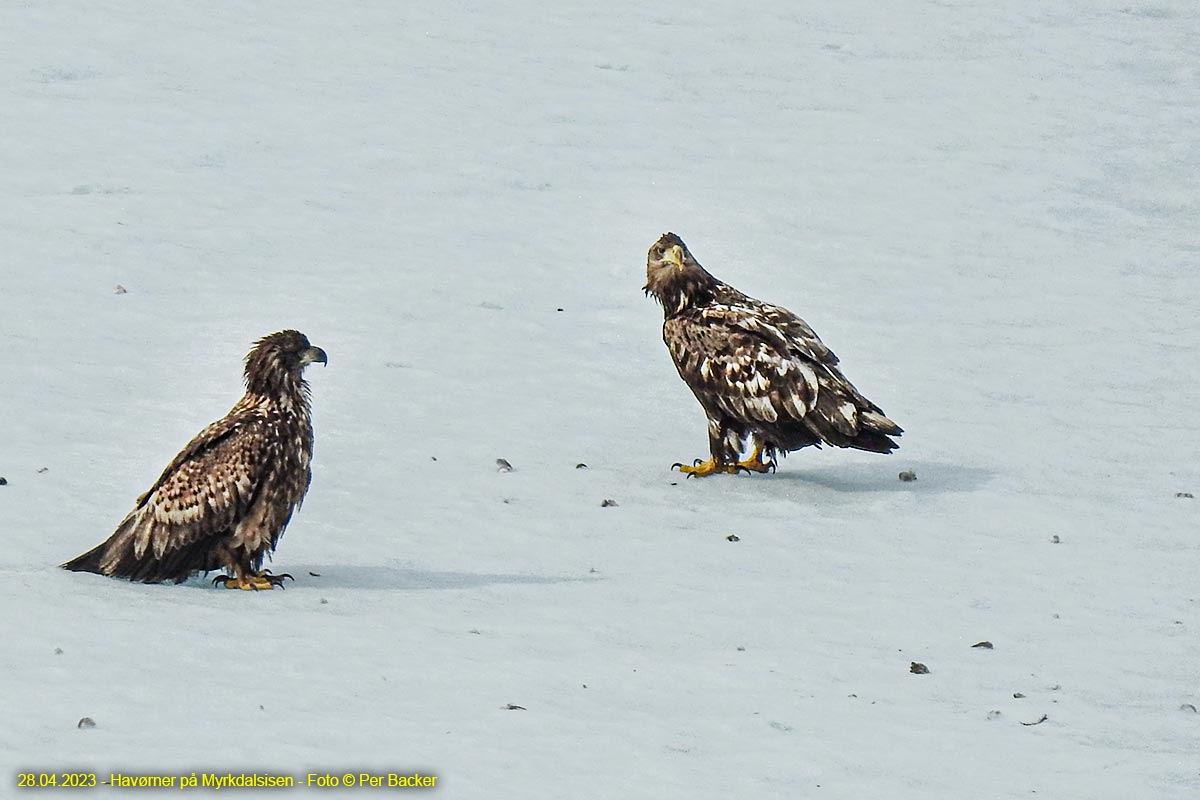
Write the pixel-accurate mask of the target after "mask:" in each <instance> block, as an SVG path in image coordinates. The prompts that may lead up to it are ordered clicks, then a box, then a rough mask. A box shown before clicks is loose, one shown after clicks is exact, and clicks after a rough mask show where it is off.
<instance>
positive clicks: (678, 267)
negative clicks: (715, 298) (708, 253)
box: [642, 233, 717, 316]
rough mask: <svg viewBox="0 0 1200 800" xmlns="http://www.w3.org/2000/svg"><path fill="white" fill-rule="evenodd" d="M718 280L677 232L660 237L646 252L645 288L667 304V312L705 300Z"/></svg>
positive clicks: (680, 309) (665, 306)
mask: <svg viewBox="0 0 1200 800" xmlns="http://www.w3.org/2000/svg"><path fill="white" fill-rule="evenodd" d="M716 285H717V279H716V278H714V277H713V276H712V275H710V274H709V273H708V271H707V270H706V269H704V267H702V266H700V262H699V261H697V260H696V259H695V258H694V257H693V256H692V253H691V251H689V250H688V249H687V245H686V244H684V243H683V239H680V238H679V237H678V236H676V235H675V234H673V233H664V234H663V235H662V236H660V237H659V239H658V241H657V242H655V243H654V246H653V247H651V248H650V252H648V253H647V254H646V285H645V286H643V287H642V291H644V292H645V293H646V294H648V295H652V296H653V297H654V299H655V300H658V301H659V302H660V303H662V305H663V309H664V311H666V313H667V315H668V316H669V315H671V314H672V313H676V314H677V313H679V312H680V311H682V310H683V309H684V308H687V307H688V306H690V305H694V304H696V303H699V302H703V300H705V299H706V298H707V297H708V295H709V293H711V291H712V289H713V288H714V287H715V286H716Z"/></svg>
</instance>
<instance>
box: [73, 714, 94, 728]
mask: <svg viewBox="0 0 1200 800" xmlns="http://www.w3.org/2000/svg"><path fill="white" fill-rule="evenodd" d="M75 727H76V728H79V729H80V730H87V729H88V728H94V727H96V720H94V719H92V718H91V717H83V718H82V719H80V720H79V722H78V723H76V725H75Z"/></svg>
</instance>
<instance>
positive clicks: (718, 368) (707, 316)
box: [644, 233, 903, 477]
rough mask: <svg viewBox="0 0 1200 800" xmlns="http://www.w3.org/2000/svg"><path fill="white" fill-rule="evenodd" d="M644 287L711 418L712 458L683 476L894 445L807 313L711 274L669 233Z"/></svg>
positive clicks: (892, 429) (652, 257) (652, 256)
mask: <svg viewBox="0 0 1200 800" xmlns="http://www.w3.org/2000/svg"><path fill="white" fill-rule="evenodd" d="M644 289H645V292H646V293H647V294H648V295H653V297H654V298H655V299H656V300H658V302H659V303H661V304H662V307H663V312H664V315H665V317H666V321H665V322H663V341H664V342H666V344H667V348H668V349H669V350H670V351H671V358H672V359H674V361H675V367H676V369H678V370H679V376H680V377H681V378H683V380H684V382H686V383H687V385H688V386H689V387H691V390H692V392H693V393H694V394H695V395H696V399H697V400H699V401H700V405H701V406H703V407H704V413H705V414H706V415H707V416H708V446H709V451H710V453H711V454H712V455H711V457H710V458H709V459H708V461H703V462H702V461H701V460H700V459H696V461H695V465H694V466H685V465H682V464H675V465H674V466H676V467H679V469H680V470H681V471H682V472H686V473H688V475H689V477H690V476H692V475H695V476H698V477H703V476H705V475H711V474H713V473H714V472H738V471H740V470H743V469H744V470H749V471H753V472H767V471H770V470H773V469H774V467H775V464H776V461H777V458H776V457H777V455H778V454H779V453H786V452H788V451H789V450H798V449H800V448H801V447H807V446H809V445H817V446H818V447H819V446H820V444H821V443H822V442H826V443H828V444H832V445H837V446H838V447H854V448H857V449H859V450H871V451H873V452H876V453H890V452H891V451H892V450H895V449H896V448H897V447H898V446H899V445H897V444H896V442H894V441H893V440H892V439H890V438H888V437H889V436H899V435H900V434H901V433H903V431H902V430H901V429H900V426H898V425H897V424H896V423H894V422H892V421H891V420H890V419H888V418H887V417H886V416H884V414H883V411H882V410H881V409H880V408H879V406H877V405H875V404H874V403H872V402H871V401H870V400H868V399H867V398H865V397H863V396H862V395H861V394H859V392H858V390H857V389H855V388H854V386H853V385H852V384H851V383H850V381H848V380H846V377H845V376H844V375H842V373H841V370H839V369H838V367H837V363H838V358H837V356H835V355H834V354H833V351H831V350H830V349H829V348H828V347H826V346H825V345H824V344H823V343H822V342H821V340H820V339H819V338H817V335H816V334H815V333H813V330H812V328H810V327H808V324H807V323H806V322H805V321H804V320H802V319H800V318H799V317H797V316H796V315H795V314H793V313H792V312H790V311H788V310H787V309H786V308H781V307H779V306H773V305H770V304H768V303H763V302H761V301H759V300H755V299H754V298H753V297H747V296H746V295H744V294H742V293H741V292H739V291H738V290H737V289H734V288H733V287H732V286H729V285H728V284H725V283H722V282H721V281H719V280H717V279H716V278H715V277H713V276H712V275H710V274H709V273H708V271H707V270H705V269H704V267H702V266H700V264H699V263H698V262H697V261H696V259H695V258H693V257H692V254H691V253H690V252H688V249H687V245H685V244H684V243H683V240H682V239H680V238H679V237H678V236H676V235H675V234H673V233H665V234H663V236H662V238H660V239H659V240H658V241H657V242H655V243H654V246H653V247H651V248H650V252H649V254H648V255H647V257H646V286H645V287H644ZM743 450H748V451H749V457H748V458H747V459H746V460H744V461H741V460H739V458H740V456H741V455H742V453H743ZM764 456H766V458H767V459H769V461H764V459H763V457H764Z"/></svg>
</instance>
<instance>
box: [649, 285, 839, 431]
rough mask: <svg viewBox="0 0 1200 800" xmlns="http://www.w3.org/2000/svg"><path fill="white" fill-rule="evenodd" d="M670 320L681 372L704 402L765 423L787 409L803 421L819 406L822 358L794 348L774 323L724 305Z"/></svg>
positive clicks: (739, 416) (772, 421)
mask: <svg viewBox="0 0 1200 800" xmlns="http://www.w3.org/2000/svg"><path fill="white" fill-rule="evenodd" d="M666 325H667V331H668V337H669V338H670V339H671V340H672V346H671V350H672V355H673V356H675V362H676V365H677V366H678V368H679V371H680V374H681V375H682V377H683V378H684V380H685V381H687V383H688V384H690V385H691V386H692V388H693V390H694V391H696V393H697V395H700V396H701V399H702V402H704V403H705V405H709V406H713V407H715V409H716V410H720V411H722V412H724V413H725V414H728V415H730V416H732V417H734V418H736V419H752V420H758V421H760V422H766V423H774V422H776V421H777V420H779V418H780V417H781V416H784V415H786V416H789V417H791V418H793V419H795V420H796V421H799V420H802V419H803V418H804V417H805V416H806V415H807V414H808V413H810V412H811V411H812V410H813V409H814V408H815V407H816V405H817V402H818V400H819V397H820V388H821V382H820V379H819V376H818V368H819V363H820V362H819V361H817V360H816V358H815V357H814V356H805V355H803V354H801V353H797V352H794V348H792V347H791V346H790V344H789V341H788V340H787V338H786V337H785V336H783V334H782V332H780V331H779V330H778V329H777V328H774V327H773V326H772V325H770V324H769V323H765V322H763V321H762V320H761V319H758V318H755V317H752V316H746V314H745V311H744V310H740V309H737V308H731V307H728V306H725V307H714V308H710V309H705V310H704V312H703V313H702V315H701V316H700V318H699V319H697V320H695V321H690V322H689V321H684V320H671V321H668V322H667V323H666ZM684 327H686V328H688V330H681V329H682V328H684ZM672 329H676V330H675V331H672ZM672 333H674V334H675V335H672Z"/></svg>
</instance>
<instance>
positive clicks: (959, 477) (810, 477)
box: [771, 456, 992, 494]
mask: <svg viewBox="0 0 1200 800" xmlns="http://www.w3.org/2000/svg"><path fill="white" fill-rule="evenodd" d="M892 458H893V461H892V464H890V465H889V466H891V467H892V468H891V469H884V468H881V467H880V465H879V463H878V462H872V463H869V464H866V463H864V464H836V465H834V464H829V463H828V462H822V463H821V464H819V465H816V466H810V467H796V466H795V464H793V465H790V466H789V465H786V462H785V465H783V466H781V468H780V470H779V471H778V472H776V473H775V474H774V475H772V476H771V479H772V480H776V481H796V482H799V483H813V484H816V485H818V486H823V487H825V488H826V489H832V490H833V491H835V492H851V493H861V492H913V493H917V494H950V493H958V492H971V491H975V490H976V489H979V488H981V487H983V486H984V485H985V484H986V483H988V482H989V481H990V480H991V479H992V473H991V472H990V471H988V470H986V469H980V468H978V467H964V466H961V465H959V464H946V463H939V462H932V461H914V460H912V459H904V458H897V457H895V456H893V457H892ZM798 460H799V459H793V461H798ZM902 471H911V472H914V473H916V476H917V479H916V480H915V481H911V482H906V481H902V480H900V478H899V473H900V472H902Z"/></svg>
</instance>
